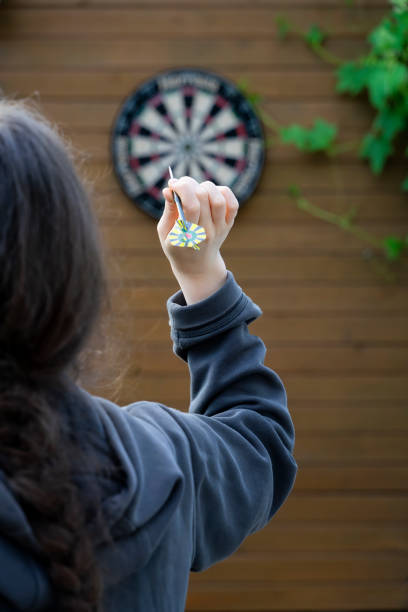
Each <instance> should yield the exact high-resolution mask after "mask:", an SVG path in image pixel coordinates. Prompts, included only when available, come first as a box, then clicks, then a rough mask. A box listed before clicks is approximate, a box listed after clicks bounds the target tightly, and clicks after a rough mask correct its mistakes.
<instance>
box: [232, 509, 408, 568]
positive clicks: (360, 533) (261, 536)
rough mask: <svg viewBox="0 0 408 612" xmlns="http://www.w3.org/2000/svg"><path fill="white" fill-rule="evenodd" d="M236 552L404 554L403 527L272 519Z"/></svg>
mask: <svg viewBox="0 0 408 612" xmlns="http://www.w3.org/2000/svg"><path fill="white" fill-rule="evenodd" d="M239 550H240V552H245V553H269V554H271V553H272V554H276V553H281V552H283V553H284V554H292V558H293V557H294V556H295V555H293V552H296V553H297V552H302V551H320V552H325V551H327V552H332V553H333V552H335V551H339V552H340V551H348V552H351V551H353V552H361V551H366V552H388V553H390V552H393V553H397V554H402V553H406V552H407V551H408V527H407V525H406V523H405V524H404V523H394V524H388V523H384V522H377V523H375V522H370V521H368V520H367V521H365V522H363V523H354V524H353V523H344V522H336V523H333V522H326V523H323V522H319V523H313V522H308V523H304V522H302V521H301V517H300V519H299V522H287V523H285V522H283V521H281V522H277V521H276V519H275V518H273V519H272V521H271V522H270V523H268V525H267V526H266V527H265V528H264V529H261V530H260V531H258V532H257V533H254V534H253V535H251V536H249V537H248V538H247V539H246V540H245V541H244V542H243V543H242V544H241V546H240V549H239Z"/></svg>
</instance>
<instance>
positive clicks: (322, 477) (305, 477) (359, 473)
mask: <svg viewBox="0 0 408 612" xmlns="http://www.w3.org/2000/svg"><path fill="white" fill-rule="evenodd" d="M407 425H408V423H407V419H405V428H406V429H407ZM297 431H298V428H297ZM295 486H296V491H302V492H306V491H346V492H348V491H356V492H362V491H372V492H373V491H401V492H402V491H406V490H407V489H408V467H400V468H397V467H377V466H376V467H358V468H356V467H354V466H353V467H345V466H342V467H341V468H340V467H331V466H330V467H327V466H324V467H315V466H301V468H300V469H299V472H298V474H297V477H296V484H295ZM407 543H408V538H407Z"/></svg>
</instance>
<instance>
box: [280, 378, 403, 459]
mask: <svg viewBox="0 0 408 612" xmlns="http://www.w3.org/2000/svg"><path fill="white" fill-rule="evenodd" d="M287 391H288V394H289V395H290V387H288V388H287ZM294 423H295V428H296V415H294ZM295 457H296V461H297V462H298V464H299V466H300V469H302V466H304V465H305V466H306V465H309V466H310V465H316V464H318V465H320V466H321V465H325V466H329V465H339V464H340V465H342V466H343V465H344V466H352V465H362V466H364V465H367V464H370V463H371V464H372V463H374V464H376V465H381V464H382V462H384V464H386V463H387V462H388V463H391V462H394V463H408V444H407V436H406V433H405V432H403V433H402V434H400V435H399V434H397V433H395V434H391V435H389V434H382V435H380V434H374V433H371V432H356V434H355V435H351V434H347V435H342V434H341V433H340V432H338V433H336V432H333V434H330V435H329V434H326V435H325V436H322V435H321V434H319V435H313V434H308V435H306V434H305V433H304V434H303V435H302V436H298V437H297V439H296V445H295Z"/></svg>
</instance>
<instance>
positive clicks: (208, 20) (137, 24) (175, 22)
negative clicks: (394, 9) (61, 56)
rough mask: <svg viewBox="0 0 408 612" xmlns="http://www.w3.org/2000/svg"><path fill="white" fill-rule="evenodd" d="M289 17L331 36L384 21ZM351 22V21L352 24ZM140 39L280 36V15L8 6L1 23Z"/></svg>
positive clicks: (291, 12) (357, 14)
mask: <svg viewBox="0 0 408 612" xmlns="http://www.w3.org/2000/svg"><path fill="white" fill-rule="evenodd" d="M284 14H285V17H286V18H287V19H288V20H289V21H290V22H291V23H292V24H293V26H294V27H297V28H302V29H304V28H307V27H308V26H309V25H310V24H313V23H319V25H320V27H322V28H324V29H325V30H329V31H330V36H331V37H333V36H339V35H340V36H344V35H346V36H354V35H366V33H367V32H368V31H370V30H371V29H372V28H373V27H374V26H375V25H376V24H377V23H378V22H379V21H380V20H381V19H382V17H383V15H384V11H383V9H382V8H377V7H374V8H373V9H370V10H367V11H350V9H349V8H347V7H345V6H343V7H334V6H328V7H325V8H320V9H318V10H316V9H314V8H312V7H307V8H304V9H303V8H293V7H287V8H285V11H284ZM351 17H352V19H351ZM135 32H138V37H139V38H140V37H147V36H148V37H153V38H158V37H160V38H161V37H162V36H166V37H173V36H174V37H176V36H183V37H187V38H188V37H198V36H204V37H209V36H214V37H225V36H232V37H234V38H236V37H237V36H244V37H247V36H248V35H252V36H254V37H255V36H256V37H259V36H268V38H269V37H276V36H277V28H276V10H275V9H274V8H273V7H271V8H263V7H251V9H250V10H248V9H247V8H243V7H242V8H240V9H238V10H234V11H231V10H229V9H225V8H219V7H214V8H207V7H204V8H203V10H201V11H197V8H196V7H194V8H190V7H189V8H186V7H179V6H177V4H175V6H174V8H172V9H168V8H162V9H161V10H160V11H157V9H154V8H153V9H146V8H139V7H138V6H137V5H136V6H134V7H133V8H130V9H129V8H127V9H126V8H121V9H118V8H112V7H110V8H102V7H101V8H99V9H98V12H97V14H95V10H92V9H87V8H86V7H84V6H82V7H81V6H80V7H77V8H75V9H63V10H61V9H45V10H42V11H38V10H30V9H26V10H25V11H21V10H13V9H12V8H9V9H8V8H7V5H6V7H5V10H3V11H2V20H1V22H0V36H1V38H2V39H4V37H8V36H10V35H11V36H16V35H17V36H19V35H21V34H24V35H31V36H33V35H38V36H41V38H45V37H51V36H61V35H62V36H63V37H64V39H66V38H68V37H71V36H72V37H75V38H79V37H81V36H84V35H85V36H86V38H89V37H93V36H95V38H96V37H101V38H102V37H103V36H106V35H118V36H119V37H120V38H121V39H123V38H125V37H126V36H128V37H129V36H130V37H131V38H134V36H135Z"/></svg>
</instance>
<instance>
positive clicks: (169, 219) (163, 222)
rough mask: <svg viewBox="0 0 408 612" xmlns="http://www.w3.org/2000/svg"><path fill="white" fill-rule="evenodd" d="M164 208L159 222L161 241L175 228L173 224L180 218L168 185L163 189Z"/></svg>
mask: <svg viewBox="0 0 408 612" xmlns="http://www.w3.org/2000/svg"><path fill="white" fill-rule="evenodd" d="M163 196H164V210H163V214H162V216H161V217H160V221H159V222H158V224H157V233H158V234H159V238H160V241H161V242H164V241H165V240H166V238H167V235H168V233H169V232H170V231H171V230H172V229H173V226H174V224H175V222H176V220H177V218H178V211H177V206H176V204H175V202H174V200H173V196H172V193H171V190H170V189H168V188H167V187H166V188H165V189H163Z"/></svg>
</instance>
